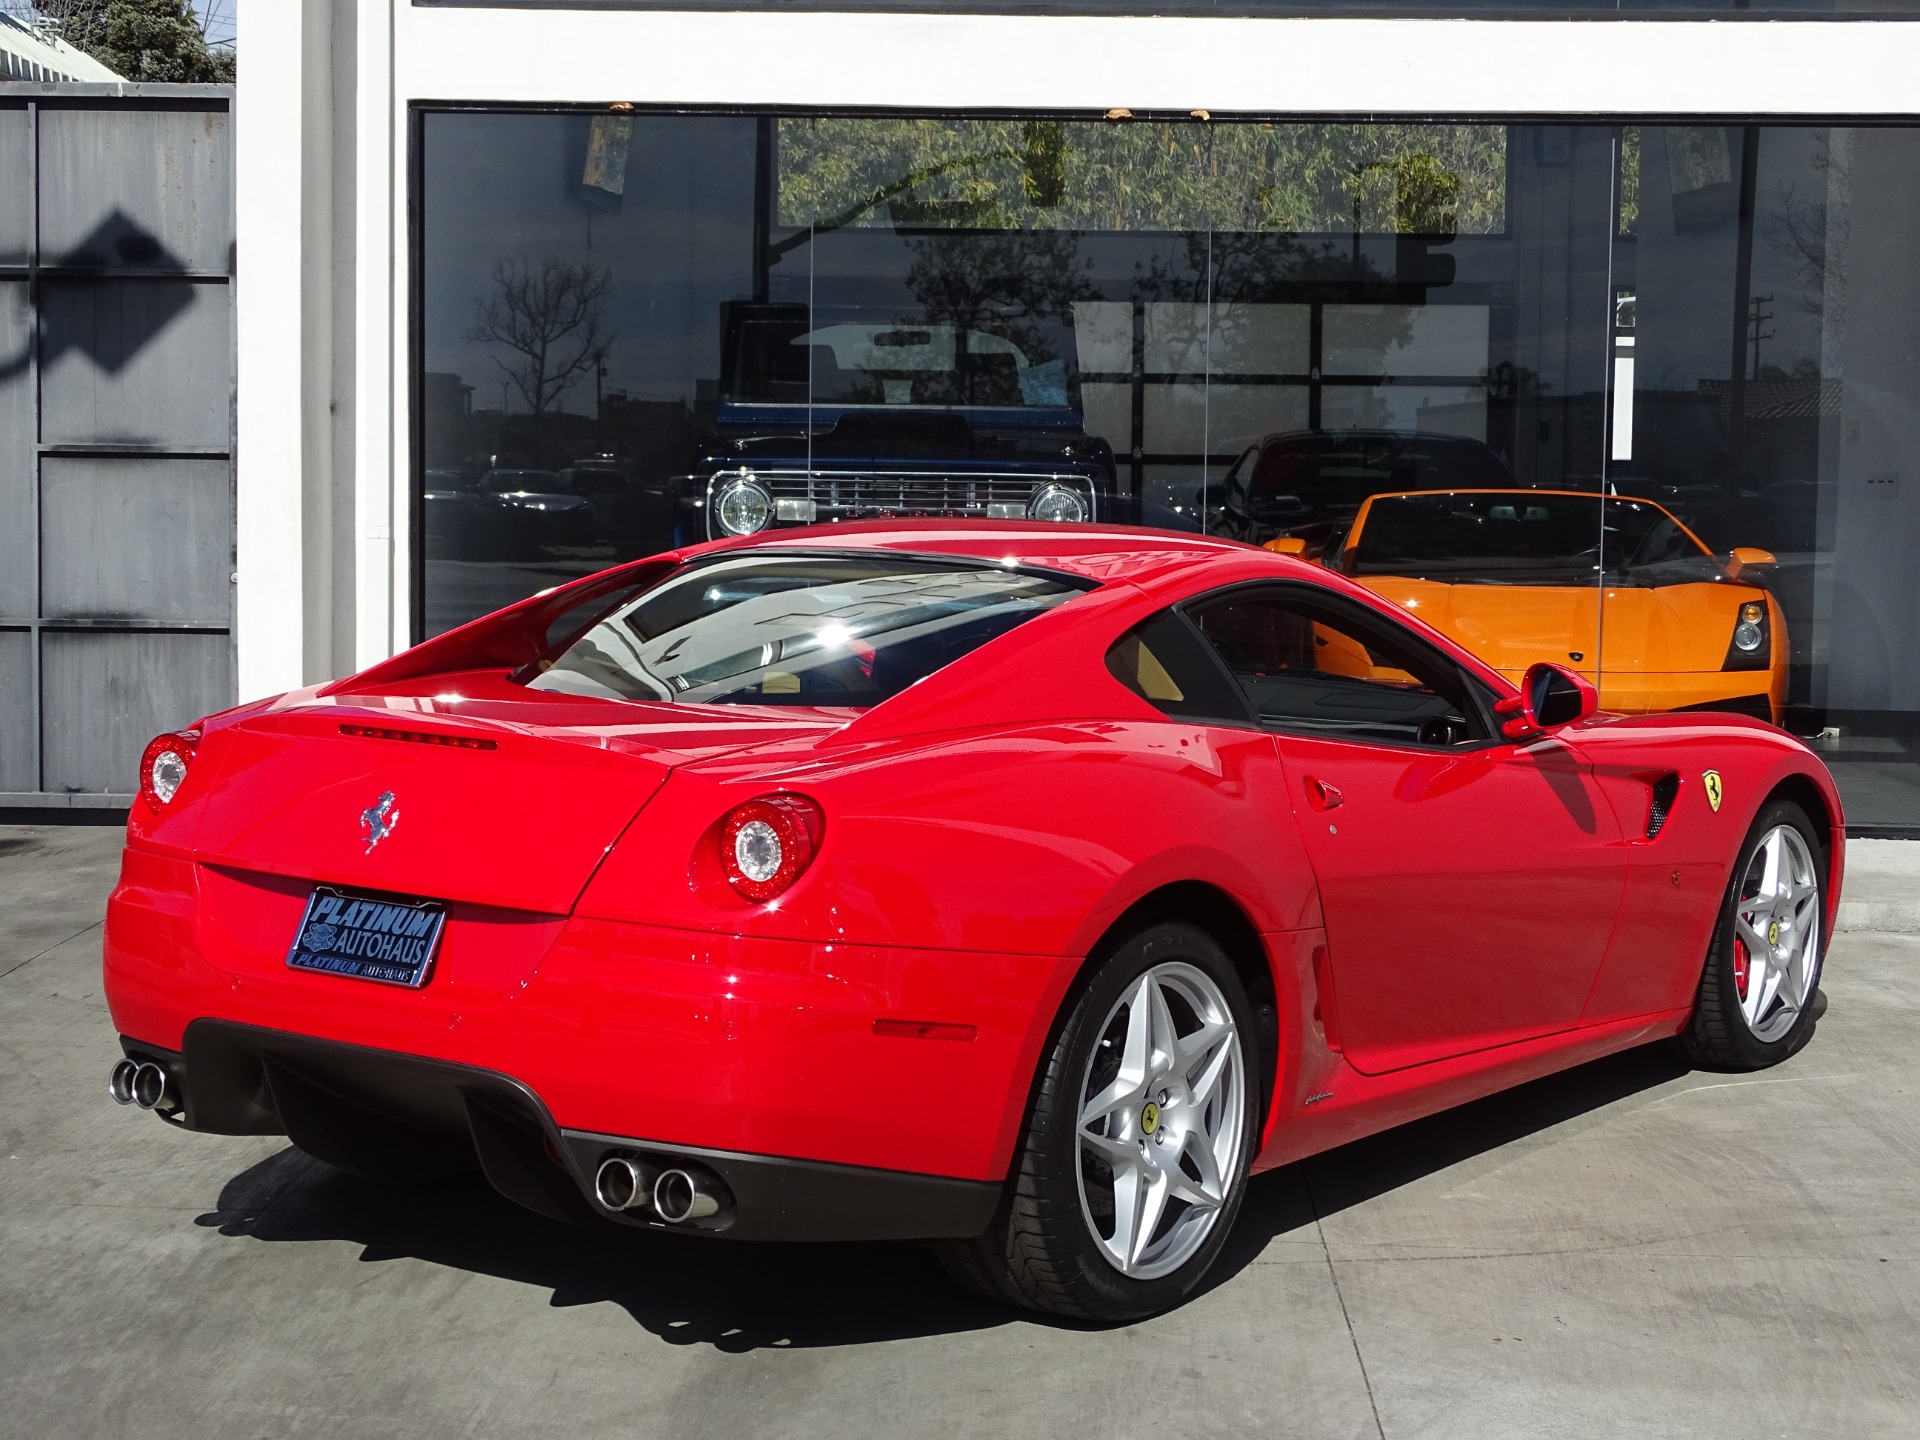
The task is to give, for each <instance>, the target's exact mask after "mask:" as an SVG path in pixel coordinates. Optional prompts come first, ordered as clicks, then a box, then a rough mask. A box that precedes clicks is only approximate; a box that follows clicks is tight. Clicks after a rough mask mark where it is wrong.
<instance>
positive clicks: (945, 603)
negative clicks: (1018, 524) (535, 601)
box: [527, 554, 1089, 708]
mask: <svg viewBox="0 0 1920 1440" xmlns="http://www.w3.org/2000/svg"><path fill="white" fill-rule="evenodd" d="M1086 588H1089V587H1088V586H1086V585H1085V584H1083V583H1082V582H1080V581H1077V580H1074V579H1072V578H1070V577H1067V576H1064V575H1056V574H1052V573H1049V572H1044V571H1033V570H1016V569H1011V568H1007V567H1004V566H999V565H975V564H969V563H966V562H961V561H951V560H936V559H922V558H916V557H912V556H893V555H875V556H864V555H863V556H857V557H843V556H828V555H793V554H786V555H767V554H755V555H744V556H738V557H729V558H724V559H720V560H715V561H710V562H708V563H705V564H701V565H696V566H694V567H693V568H691V569H687V570H683V571H680V572H679V573H677V574H674V575H671V576H669V577H668V578H667V579H666V580H664V581H662V582H661V583H660V584H659V585H656V586H654V587H653V588H652V589H650V590H647V591H646V592H644V593H643V594H641V595H639V596H638V597H636V598H635V599H633V600H632V601H630V602H628V603H627V604H625V605H623V606H622V607H621V608H620V609H618V610H616V611H614V612H613V613H612V614H610V615H608V616H606V617H605V618H603V619H602V620H600V622H599V623H598V624H596V625H595V626H594V627H593V628H592V629H591V630H588V631H587V632H586V633H585V634H584V635H582V636H581V637H580V638H579V639H577V640H575V641H574V642H573V643H571V644H570V645H568V646H566V648H565V649H563V650H561V651H560V652H559V653H558V654H557V655H555V656H552V657H549V659H548V660H547V662H545V664H546V668H545V669H543V670H542V671H541V672H540V673H539V674H538V675H536V676H535V677H534V678H533V679H531V680H529V681H528V682H527V683H528V685H529V686H531V688H533V689H536V690H556V691H560V692H563V693H565V694H569V695H597V696H602V697H606V698H611V699H618V700H678V701H683V702H686V703H688V704H701V705H820V706H851V707H856V708H863V707H865V706H869V705H878V704H879V703H880V702H881V701H882V700H885V699H887V698H888V697H889V696H892V695H897V694H899V693H900V692H901V691H902V690H904V689H906V688H907V687H908V686H909V685H911V684H913V683H914V682H915V681H917V680H924V679H925V678H926V677H927V676H929V675H931V674H933V673H934V671H936V670H939V669H940V668H942V667H943V666H945V665H949V664H951V663H952V662H953V661H955V660H957V659H959V658H960V657H961V656H962V655H965V654H966V653H967V652H968V651H970V650H975V649H978V648H979V647H980V646H982V645H984V644H986V643H987V642H988V641H989V640H992V639H994V638H995V637H996V636H999V635H1004V634H1005V633H1006V632H1007V631H1009V630H1011V629H1013V627H1014V626H1016V625H1018V624H1020V623H1021V622H1022V621H1023V620H1030V619H1032V618H1033V617H1034V616H1035V615H1038V614H1040V613H1041V612H1042V611H1045V610H1050V609H1052V608H1053V607H1054V606H1055V605H1058V604H1060V603H1061V602H1063V601H1065V600H1069V599H1071V598H1072V597H1073V596H1074V595H1077V594H1079V593H1080V592H1081V591H1082V590H1083V589H1086Z"/></svg>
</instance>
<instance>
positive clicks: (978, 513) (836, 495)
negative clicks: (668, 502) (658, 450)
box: [707, 466, 1101, 534]
mask: <svg viewBox="0 0 1920 1440" xmlns="http://www.w3.org/2000/svg"><path fill="white" fill-rule="evenodd" d="M733 480H751V481H753V482H754V483H755V484H757V485H759V486H761V487H762V488H763V489H765V490H766V492H767V493H768V494H769V495H770V496H772V497H773V501H774V504H775V507H776V508H777V510H778V511H779V519H778V521H777V522H776V523H779V524H785V525H806V524H823V523H827V522H830V521H835V520H868V519H875V518H882V517H890V516H896V515H908V516H930V517H942V516H949V517H956V518H996V519H1016V518H1018V519H1025V518H1026V514H1027V503H1028V502H1029V501H1030V500H1032V498H1033V496H1034V492H1035V491H1036V490H1038V489H1039V488H1040V487H1041V486H1043V485H1060V486H1064V487H1065V488H1067V489H1070V490H1075V491H1077V492H1079V493H1080V494H1081V495H1082V496H1083V497H1085V499H1086V501H1087V510H1088V514H1089V516H1090V517H1092V518H1094V519H1099V518H1101V517H1100V512H1099V509H1098V504H1099V502H1098V499H1097V497H1096V495H1095V491H1094V486H1093V482H1092V481H1091V480H1089V479H1088V478H1087V477H1086V476H1085V475H1079V474H1075V473H1073V472H1072V471H1062V472H1050V471H1023V472H1009V471H996V472H994V473H992V474H958V475H956V474H952V473H942V472H939V471H912V470H826V471H822V470H812V471H808V470H761V469H757V468H749V467H745V466H742V467H740V468H737V469H729V470H721V471H718V472H716V473H715V474H714V475H713V476H712V477H711V478H710V479H709V480H708V481H707V498H708V501H709V505H708V514H709V517H711V515H712V505H711V501H712V499H713V497H714V496H715V495H717V494H718V493H719V492H720V490H721V489H722V488H723V487H724V486H725V485H726V484H727V483H728V482H729V481H733ZM708 529H709V531H710V532H711V533H715V534H717V533H719V532H718V530H717V529H716V528H715V527H714V525H713V523H712V520H711V518H709V522H708Z"/></svg>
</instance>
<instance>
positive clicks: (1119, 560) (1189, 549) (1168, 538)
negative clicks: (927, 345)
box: [747, 520, 1285, 585]
mask: <svg viewBox="0 0 1920 1440" xmlns="http://www.w3.org/2000/svg"><path fill="white" fill-rule="evenodd" d="M747 543H748V544H749V545H751V546H752V547H753V548H759V549H781V550H892V551H899V552H903V553H912V554H918V555H954V556H963V557H965V558H967V559H970V560H1001V561H1012V562H1013V563H1015V564H1019V565H1031V566H1037V567H1040V568H1043V569H1047V570H1058V571H1061V572H1063V573H1065V574H1068V575H1074V576H1078V577H1080V578H1082V579H1086V580H1091V581H1093V582H1095V583H1096V584H1103V585H1104V584H1107V583H1109V582H1111V581H1116V580H1132V581H1145V580H1150V579H1158V578H1161V577H1163V576H1166V575H1170V574H1174V573H1176V572H1179V571H1182V570H1187V569H1191V568H1194V567H1198V566H1206V565H1209V564H1215V563H1218V562H1219V561H1220V560H1222V559H1238V560H1246V559H1249V558H1251V557H1257V556H1261V555H1263V554H1270V553H1271V552H1264V551H1261V550H1259V549H1257V548H1256V547H1254V546H1251V545H1247V544H1243V543H1242V542H1240V541H1238V540H1222V539H1219V538H1216V537H1214V536H1211V535H1194V534H1187V533H1183V532H1181V531H1176V530H1149V529H1146V528H1144V527H1140V526H1134V525H1097V524H1096V525H1063V524H1059V523H1057V522H1052V521H1045V520H995V521H976V520H856V521H849V522H845V523H841V524H836V525H832V526H812V527H808V528H807V529H804V530H779V531H773V532H771V533H767V534H763V535H760V536H756V537H754V539H753V540H751V541H749V542H747ZM1273 558H1274V559H1276V560H1281V559H1284V558H1285V557H1281V556H1274V557H1273Z"/></svg>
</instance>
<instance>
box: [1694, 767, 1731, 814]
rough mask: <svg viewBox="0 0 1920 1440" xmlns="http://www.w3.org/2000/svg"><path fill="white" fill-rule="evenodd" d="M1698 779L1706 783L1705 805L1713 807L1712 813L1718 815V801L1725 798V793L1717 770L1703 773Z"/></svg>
mask: <svg viewBox="0 0 1920 1440" xmlns="http://www.w3.org/2000/svg"><path fill="white" fill-rule="evenodd" d="M1700 778H1701V779H1702V780H1703V781H1705V782H1706V786H1707V804H1709V805H1711V806H1712V807H1713V813H1714V814H1716V815H1718V814H1719V813H1720V801H1721V800H1722V799H1723V798H1725V795H1726V791H1725V790H1724V789H1723V788H1722V787H1721V784H1720V772H1719V771H1718V770H1708V771H1706V772H1705V773H1703V774H1702V775H1701V776H1700Z"/></svg>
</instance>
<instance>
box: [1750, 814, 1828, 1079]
mask: <svg viewBox="0 0 1920 1440" xmlns="http://www.w3.org/2000/svg"><path fill="white" fill-rule="evenodd" d="M1733 928H1734V934H1733V983H1734V989H1735V991H1736V992H1737V994H1738V996H1739V1002H1740V1013H1741V1015H1742V1016H1743V1017H1744V1018H1745V1020H1746V1022H1747V1028H1748V1029H1749V1030H1750V1031H1752V1032H1753V1035H1754V1038H1755V1039H1758V1040H1764V1041H1773V1040H1778V1039H1779V1038H1780V1037H1781V1036H1783V1035H1785V1034H1786V1033H1787V1032H1788V1031H1789V1030H1791V1029H1792V1028H1793V1025H1794V1022H1795V1021H1796V1020H1798V1019H1799V1018H1800V1013H1801V1011H1802V1010H1804V1009H1805V1008H1806V1005H1807V1002H1808V1000H1809V999H1810V998H1811V997H1812V995H1813V991H1814V986H1815V984H1816V983H1817V982H1818V980H1819V969H1820V872H1819V870H1818V869H1817V868H1815V864H1814V858H1813V853H1812V852H1811V851H1810V850H1809V849H1808V848H1807V842H1806V841H1805V840H1804V839H1803V838H1802V837H1801V835H1800V832H1799V831H1798V830H1797V829H1795V828H1794V827H1793V826H1791V825H1775V826H1774V827H1773V828H1772V829H1771V830H1769V831H1767V833H1766V834H1765V835H1764V836H1763V837H1762V838H1761V840H1760V843H1759V844H1758V845H1757V846H1756V847H1755V848H1754V850H1753V854H1752V858H1751V859H1750V860H1749V861H1748V863H1747V870H1746V874H1745V875H1743V876H1742V877H1741V878H1740V888H1739V891H1738V894H1737V896H1736V899H1735V904H1734V922H1733Z"/></svg>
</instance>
